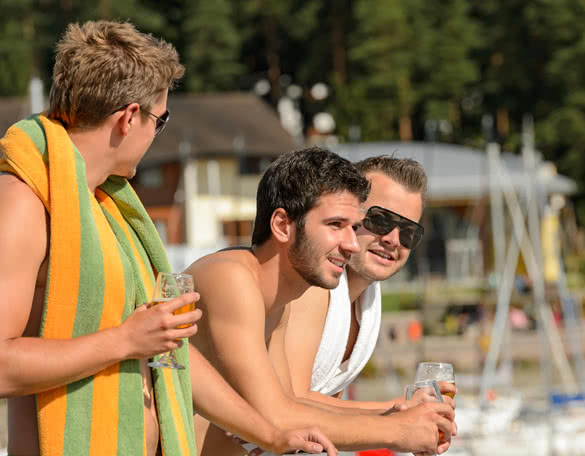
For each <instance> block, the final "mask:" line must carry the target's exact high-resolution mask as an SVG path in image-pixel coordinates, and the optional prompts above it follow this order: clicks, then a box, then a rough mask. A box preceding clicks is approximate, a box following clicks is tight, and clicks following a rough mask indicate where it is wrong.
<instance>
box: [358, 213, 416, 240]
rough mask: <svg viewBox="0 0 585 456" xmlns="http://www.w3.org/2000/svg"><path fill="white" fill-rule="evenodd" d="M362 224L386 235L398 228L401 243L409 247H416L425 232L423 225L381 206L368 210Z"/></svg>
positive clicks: (367, 228) (379, 233)
mask: <svg viewBox="0 0 585 456" xmlns="http://www.w3.org/2000/svg"><path fill="white" fill-rule="evenodd" d="M362 225H363V226H364V228H365V229H366V230H368V231H371V232H372V233H374V234H378V235H381V236H385V235H386V234H388V233H390V232H392V230H393V229H394V228H398V239H399V240H400V244H401V245H402V246H403V247H405V248H407V249H415V248H416V247H417V246H418V245H419V244H420V241H421V239H422V237H423V234H424V232H425V230H424V228H423V227H422V225H420V224H419V223H416V222H414V221H412V220H410V219H407V218H406V217H403V216H402V215H400V214H397V213H396V212H392V211H391V210H390V209H385V208H383V207H381V206H372V207H370V208H369V209H368V211H367V212H366V217H365V218H364V220H363V221H362Z"/></svg>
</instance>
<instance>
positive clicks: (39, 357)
mask: <svg viewBox="0 0 585 456" xmlns="http://www.w3.org/2000/svg"><path fill="white" fill-rule="evenodd" d="M0 252H2V254H1V255H0V397H12V396H23V395H27V394H32V393H37V392H41V391H45V390H48V389H52V388H55V387H58V386H62V385H65V384H68V383H71V382H73V381H76V380H79V379H82V378H85V377H88V376H90V375H92V374H95V373H96V372H99V371H100V370H102V369H104V368H106V367H108V366H110V365H112V364H114V363H116V362H119V361H121V360H124V359H130V358H148V357H151V356H153V355H155V354H158V353H162V352H165V351H167V350H168V349H170V348H176V347H177V345H178V344H177V342H176V340H177V339H179V338H184V337H189V336H191V335H192V334H193V333H195V332H196V331H197V326H196V325H195V326H194V327H191V328H186V329H175V327H176V326H177V325H179V324H183V323H189V322H195V321H196V320H198V319H199V318H200V316H201V311H200V310H198V311H195V312H190V313H185V314H182V315H177V316H174V315H173V314H172V311H173V310H174V309H175V308H178V307H181V306H182V305H184V304H186V303H188V302H189V301H191V302H192V301H194V300H196V299H197V298H198V295H196V294H190V295H185V296H183V297H181V298H178V299H176V300H173V301H169V302H167V303H165V304H161V305H159V306H156V307H153V308H151V309H148V310H147V309H146V308H143V309H140V310H137V311H136V312H134V313H133V314H132V315H131V316H130V317H129V318H128V319H127V320H126V321H125V322H124V324H123V325H122V326H120V327H118V328H111V329H106V330H103V331H100V332H97V333H95V334H91V335H86V336H82V337H77V338H75V339H68V340H56V339H52V340H50V339H41V338H39V337H37V335H38V328H39V324H40V323H39V322H40V313H41V312H42V300H43V299H44V296H43V295H44V293H43V290H42V289H41V290H37V289H36V284H37V280H38V275H39V269H40V268H41V265H42V264H43V261H44V259H45V256H46V252H47V224H46V214H45V209H44V206H43V205H42V203H41V202H40V201H39V199H38V198H37V197H36V195H34V193H33V192H32V191H31V190H30V189H29V187H28V186H26V185H25V184H24V183H22V182H21V181H20V180H18V179H17V178H16V177H14V176H0ZM35 293H36V294H37V295H36V296H35ZM39 295H40V296H39ZM33 303H35V305H34V306H33Z"/></svg>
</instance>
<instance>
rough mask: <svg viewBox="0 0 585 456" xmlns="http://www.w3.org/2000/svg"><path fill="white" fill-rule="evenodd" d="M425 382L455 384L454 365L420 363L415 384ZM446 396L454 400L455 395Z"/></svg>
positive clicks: (448, 394)
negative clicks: (433, 381)
mask: <svg viewBox="0 0 585 456" xmlns="http://www.w3.org/2000/svg"><path fill="white" fill-rule="evenodd" d="M423 380H436V381H437V382H447V383H453V384H455V373H454V372H453V365H451V364H449V363H432V362H424V363H419V364H418V367H417V368H416V376H415V378H414V381H415V383H416V382H420V381H423ZM446 396H449V397H451V398H453V396H454V395H453V393H447V394H446Z"/></svg>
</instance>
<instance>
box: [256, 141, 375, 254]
mask: <svg viewBox="0 0 585 456" xmlns="http://www.w3.org/2000/svg"><path fill="white" fill-rule="evenodd" d="M340 192H349V193H351V194H352V195H354V196H355V197H356V198H357V199H358V200H359V202H360V203H363V202H364V201H366V199H367V198H368V194H369V193H370V183H369V182H368V180H367V179H366V178H364V176H363V175H362V174H361V173H360V172H359V171H358V169H357V168H356V167H355V166H354V165H353V164H352V163H351V162H350V161H349V160H347V159H345V158H342V157H340V156H339V155H337V154H336V153H334V152H331V151H330V150H329V149H325V148H322V147H308V148H306V149H301V150H296V151H294V152H288V153H285V154H283V155H281V156H280V157H278V158H277V159H276V160H275V161H274V162H272V164H271V165H270V166H269V167H268V168H267V169H266V171H265V172H264V175H263V176H262V178H261V179H260V182H259V184H258V191H257V192H256V220H255V222H254V232H253V233H252V245H262V244H264V242H266V241H267V240H268V239H269V238H270V236H271V234H272V231H271V229H270V218H271V217H272V214H273V212H274V211H275V210H276V209H278V208H279V207H282V208H283V209H284V210H286V213H287V215H288V217H289V218H290V219H291V220H292V221H293V222H295V224H296V226H297V228H300V229H302V228H303V227H304V223H305V216H306V215H307V213H308V212H309V211H310V210H311V209H313V207H315V206H316V204H317V202H318V200H319V198H321V197H322V196H323V195H328V194H332V193H340Z"/></svg>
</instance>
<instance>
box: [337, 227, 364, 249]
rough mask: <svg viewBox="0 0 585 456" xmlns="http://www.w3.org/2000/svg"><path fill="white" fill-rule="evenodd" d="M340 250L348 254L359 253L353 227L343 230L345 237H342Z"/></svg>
mask: <svg viewBox="0 0 585 456" xmlns="http://www.w3.org/2000/svg"><path fill="white" fill-rule="evenodd" d="M341 248H342V249H343V250H345V251H346V252H348V253H350V254H352V253H357V252H359V251H360V245H359V243H358V240H357V236H356V234H355V231H354V229H353V227H347V229H346V230H345V236H344V237H343V240H342V244H341Z"/></svg>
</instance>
